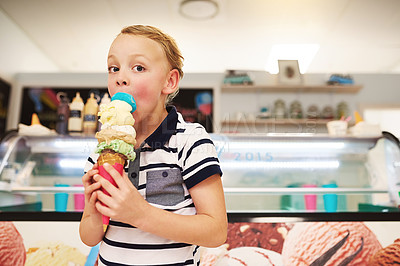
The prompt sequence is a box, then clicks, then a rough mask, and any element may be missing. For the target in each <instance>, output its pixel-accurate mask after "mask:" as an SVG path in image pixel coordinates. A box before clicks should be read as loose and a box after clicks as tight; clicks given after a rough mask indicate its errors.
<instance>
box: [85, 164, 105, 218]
mask: <svg viewBox="0 0 400 266" xmlns="http://www.w3.org/2000/svg"><path fill="white" fill-rule="evenodd" d="M98 173H99V170H98V165H97V163H96V164H95V165H93V168H92V169H91V170H89V171H88V172H87V173H86V174H85V175H84V176H83V177H82V183H83V187H84V189H85V192H84V194H85V210H86V212H87V213H88V214H91V215H94V214H97V215H98V216H99V217H100V219H101V214H100V213H99V212H98V211H97V209H96V207H95V204H96V201H97V191H98V190H99V189H100V188H101V185H100V183H98V182H96V181H95V180H94V178H93V177H94V176H95V175H96V174H98Z"/></svg>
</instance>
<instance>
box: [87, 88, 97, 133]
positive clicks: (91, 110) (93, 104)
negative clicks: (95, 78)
mask: <svg viewBox="0 0 400 266" xmlns="http://www.w3.org/2000/svg"><path fill="white" fill-rule="evenodd" d="M98 109H99V106H98V104H97V100H96V99H95V98H94V93H90V98H89V99H87V101H86V104H85V107H84V109H83V133H84V134H85V135H94V134H95V133H96V129H97V127H96V125H97V113H98Z"/></svg>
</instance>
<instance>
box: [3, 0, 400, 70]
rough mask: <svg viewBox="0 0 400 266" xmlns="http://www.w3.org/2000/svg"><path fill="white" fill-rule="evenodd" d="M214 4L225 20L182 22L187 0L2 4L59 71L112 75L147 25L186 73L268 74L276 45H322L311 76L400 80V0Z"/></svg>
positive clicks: (225, 0)
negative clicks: (122, 41)
mask: <svg viewBox="0 0 400 266" xmlns="http://www.w3.org/2000/svg"><path fill="white" fill-rule="evenodd" d="M215 1H216V2H217V3H218V5H219V13H218V14H217V15H216V16H215V17H214V18H212V19H208V20H202V21H200V20H190V19H187V18H185V17H183V16H181V15H180V14H179V12H178V9H179V3H180V2H181V0H144V1H143V0H142V1H136V0H84V1H82V0H68V1H65V0H0V9H2V11H3V12H4V13H5V14H6V16H7V17H8V18H9V19H10V20H11V21H12V22H13V23H14V24H15V25H16V26H17V27H18V28H19V29H21V31H22V32H24V33H25V35H26V36H27V38H29V40H30V41H31V42H32V43H33V44H35V45H36V46H37V47H38V50H39V51H41V52H42V53H43V54H44V55H45V56H46V57H47V58H48V59H49V60H50V61H51V62H53V64H54V65H56V66H57V68H58V71H60V72H105V71H106V55H107V51H108V48H109V45H110V43H111V42H112V40H113V38H114V37H115V36H116V34H117V33H118V32H119V31H120V30H121V28H122V27H123V26H127V25H131V24H148V25H153V26H157V27H159V28H161V29H162V30H164V31H165V32H167V33H169V34H170V35H172V36H173V37H174V38H175V39H176V41H177V43H178V45H179V46H180V48H181V50H182V53H183V55H184V57H185V61H184V64H185V66H184V71H185V72H223V71H225V70H226V69H242V70H265V67H266V63H267V60H268V56H269V53H270V51H271V48H272V47H273V45H276V44H319V50H318V52H317V54H316V56H315V57H314V59H313V61H312V62H311V64H310V66H309V68H308V71H307V72H308V73H400V1H398V0H382V1H378V0H279V1H278V0H247V1H243V0H215ZM1 38H4V36H2V37H1ZM15 49H17V48H15ZM15 52H16V53H18V51H15ZM37 71H38V72H40V71H41V69H40V65H39V64H38V66H37Z"/></svg>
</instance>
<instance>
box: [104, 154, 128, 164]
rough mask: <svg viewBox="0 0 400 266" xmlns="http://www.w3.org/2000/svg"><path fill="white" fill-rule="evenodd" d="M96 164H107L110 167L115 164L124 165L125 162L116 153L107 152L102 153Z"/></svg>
mask: <svg viewBox="0 0 400 266" xmlns="http://www.w3.org/2000/svg"><path fill="white" fill-rule="evenodd" d="M97 163H98V164H99V165H103V164H105V163H109V164H111V165H114V164H116V163H119V164H122V165H125V163H126V160H125V159H124V158H123V157H122V156H121V154H118V153H109V152H105V153H104V152H102V153H101V154H100V156H99V158H98V159H97Z"/></svg>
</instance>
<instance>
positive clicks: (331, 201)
mask: <svg viewBox="0 0 400 266" xmlns="http://www.w3.org/2000/svg"><path fill="white" fill-rule="evenodd" d="M322 187H323V188H337V187H338V186H337V185H336V184H335V183H331V184H325V185H322ZM323 198H324V208H325V211H326V212H336V211H337V205H338V196H337V194H324V195H323Z"/></svg>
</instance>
